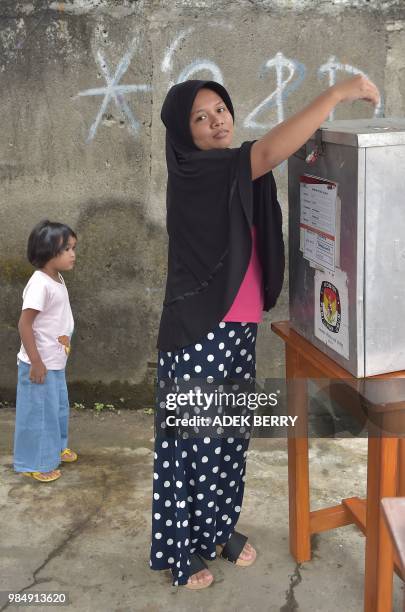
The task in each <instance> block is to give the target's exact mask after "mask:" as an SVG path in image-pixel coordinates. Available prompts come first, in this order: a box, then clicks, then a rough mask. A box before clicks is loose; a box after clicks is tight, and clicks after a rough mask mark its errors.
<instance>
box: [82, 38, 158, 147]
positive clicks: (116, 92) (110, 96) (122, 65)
mask: <svg viewBox="0 0 405 612" xmlns="http://www.w3.org/2000/svg"><path fill="white" fill-rule="evenodd" d="M136 48H137V40H136V38H134V39H133V40H132V42H131V45H130V47H129V49H128V51H127V52H126V53H125V54H124V56H123V57H122V58H121V60H120V62H119V63H118V66H117V69H116V71H115V73H114V75H113V76H112V75H111V72H110V69H109V67H108V64H107V62H106V60H105V58H104V57H103V55H102V53H101V51H97V54H96V61H97V64H98V65H99V67H100V70H101V72H102V73H103V76H104V80H105V82H106V87H97V88H94V89H86V90H84V91H79V93H78V94H77V95H76V96H75V97H76V98H79V97H82V96H104V98H103V101H102V103H101V106H100V109H99V111H98V113H97V116H96V118H95V120H94V122H93V123H92V125H91V127H90V130H89V133H88V136H87V139H86V142H87V143H89V142H91V141H92V140H93V138H94V136H95V135H96V132H97V128H98V126H99V125H100V121H101V120H102V118H103V115H104V113H105V112H106V110H107V108H108V106H109V104H110V102H111V101H114V103H115V105H116V107H117V108H118V110H119V111H120V112H121V113H122V115H123V116H125V117H126V118H127V119H128V126H129V129H130V130H131V132H132V133H133V134H134V135H136V134H137V133H138V130H139V121H138V120H137V119H136V118H135V117H134V115H133V113H132V110H131V109H130V107H129V105H128V102H127V100H126V97H125V94H129V93H134V92H138V91H149V90H150V89H151V87H150V85H120V84H119V83H120V81H121V79H122V77H123V76H124V74H125V73H126V71H127V70H128V67H129V64H130V63H131V60H132V57H133V55H134V53H135V51H136Z"/></svg>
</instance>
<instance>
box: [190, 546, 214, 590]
mask: <svg viewBox="0 0 405 612" xmlns="http://www.w3.org/2000/svg"><path fill="white" fill-rule="evenodd" d="M203 569H208V567H207V565H206V564H205V563H204V560H203V559H202V558H201V557H200V555H197V554H194V555H191V556H190V577H191V576H193V575H194V574H197V572H201V570H203ZM213 582H214V576H211V578H210V579H207V580H206V581H204V582H187V584H185V585H184V586H185V587H186V588H187V589H192V590H199V589H206V588H207V587H209V586H210V585H211V584H212V583H213Z"/></svg>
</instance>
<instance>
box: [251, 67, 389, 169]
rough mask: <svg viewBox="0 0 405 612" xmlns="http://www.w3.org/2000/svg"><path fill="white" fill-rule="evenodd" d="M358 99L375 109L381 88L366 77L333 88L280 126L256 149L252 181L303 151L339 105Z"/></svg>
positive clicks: (349, 80) (259, 141) (253, 159)
mask: <svg viewBox="0 0 405 612" xmlns="http://www.w3.org/2000/svg"><path fill="white" fill-rule="evenodd" d="M358 99H363V100H367V101H369V102H373V103H374V104H375V105H377V104H378V102H379V99H380V96H379V93H378V89H377V87H376V86H375V85H374V83H372V82H371V81H369V80H368V79H367V78H366V77H364V76H362V75H356V76H355V77H351V78H350V79H346V80H345V81H341V82H340V83H337V84H336V85H333V87H330V88H329V89H327V90H326V91H324V92H323V93H322V94H321V95H319V96H318V97H317V98H315V100H313V102H311V103H310V104H308V106H306V107H305V108H304V109H303V110H302V111H299V112H298V113H296V114H295V115H293V116H292V117H290V119H287V120H286V121H283V122H282V123H280V124H279V125H276V127H274V128H273V129H272V130H271V131H270V132H268V133H267V134H265V135H264V136H263V137H262V138H260V140H257V141H256V142H255V143H254V144H253V145H252V148H251V156H250V159H251V165H252V179H253V180H254V179H256V178H258V177H259V176H262V175H263V174H266V172H269V171H270V170H272V169H273V168H275V167H276V166H278V164H280V163H281V162H282V161H284V160H285V159H287V158H288V157H290V155H292V154H293V153H295V151H297V150H298V149H299V148H300V147H302V145H303V144H305V143H306V142H307V140H308V139H309V138H310V137H311V136H312V135H313V134H314V132H316V130H317V129H318V128H319V127H320V125H321V124H322V123H323V122H324V121H326V119H327V118H328V115H329V114H330V112H331V111H332V110H333V108H334V107H335V106H336V105H337V104H338V103H339V102H348V101H353V100H358Z"/></svg>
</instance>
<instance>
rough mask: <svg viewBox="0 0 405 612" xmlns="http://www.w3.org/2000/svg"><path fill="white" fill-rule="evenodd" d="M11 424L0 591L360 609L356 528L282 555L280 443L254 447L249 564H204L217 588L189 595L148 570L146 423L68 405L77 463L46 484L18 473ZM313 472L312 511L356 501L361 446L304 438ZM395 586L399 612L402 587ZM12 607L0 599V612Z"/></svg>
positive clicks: (193, 604) (288, 611) (149, 446)
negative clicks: (298, 558) (297, 557)
mask: <svg viewBox="0 0 405 612" xmlns="http://www.w3.org/2000/svg"><path fill="white" fill-rule="evenodd" d="M13 428H14V410H13V409H12V408H1V409H0V473H1V477H0V513H1V514H0V516H1V521H0V591H3V592H4V591H13V592H20V593H22V592H26V591H53V592H55V591H59V592H60V591H64V592H67V593H68V596H69V605H67V606H65V607H64V608H65V609H68V610H70V611H72V612H76V611H77V612H96V611H97V612H112V611H114V612H158V611H159V612H160V611H162V612H163V611H165V612H167V611H169V612H170V611H172V610H173V611H175V610H176V612H177V611H180V612H183V611H184V612H186V611H187V612H189V610H190V609H191V608H192V609H193V610H195V611H196V612H197V611H199V610H205V609H210V611H211V612H220V611H222V610H232V611H238V612H245V611H246V612H247V611H248V610H249V611H250V610H251V609H252V608H257V609H260V610H263V611H268V612H295V611H297V610H298V611H300V612H301V611H303V612H337V611H338V610H339V611H340V610H342V609H344V610H345V611H346V612H361V610H362V608H363V607H362V597H363V570H364V537H363V536H362V535H361V534H360V532H359V531H358V530H357V529H356V528H355V527H354V526H348V527H345V528H341V529H338V530H333V531H328V532H324V533H321V534H319V535H316V536H314V537H313V538H312V550H313V558H312V561H311V562H308V563H303V564H297V563H295V561H294V560H293V559H292V557H291V556H290V554H289V551H288V491H287V453H286V442H285V440H283V439H281V440H276V439H271V440H270V439H257V438H256V439H253V440H252V441H251V444H250V450H249V454H248V463H247V479H246V489H245V498H244V505H243V508H242V513H241V518H240V520H239V522H238V530H240V531H242V532H243V533H246V534H247V535H248V536H249V539H250V541H251V543H252V544H253V545H254V546H255V547H256V549H257V551H258V559H257V562H256V563H255V565H254V566H252V567H249V568H236V567H235V566H233V565H231V564H229V563H226V562H224V561H222V560H221V559H217V560H215V561H212V562H208V565H209V568H210V570H211V571H212V572H213V574H214V576H215V583H214V584H213V586H212V587H210V588H209V589H207V590H205V591H200V592H193V591H188V590H186V589H184V588H183V589H182V588H181V587H180V588H176V587H172V586H171V580H170V574H169V573H168V572H166V571H163V572H156V571H152V570H150V568H149V557H148V554H149V546H150V540H149V538H150V503H151V502H150V498H151V487H152V462H153V417H152V416H150V415H147V414H145V413H143V411H139V412H135V411H121V414H120V415H118V414H115V413H106V414H104V413H102V414H101V415H96V414H94V413H93V412H92V411H76V410H72V413H71V420H70V440H69V445H70V447H71V448H73V449H74V450H76V451H77V452H78V453H79V460H78V462H76V463H73V464H62V467H61V469H62V472H63V475H62V478H60V479H59V480H58V481H55V482H53V483H38V482H35V481H33V480H29V479H28V478H26V477H24V476H21V475H18V474H16V473H14V471H13V469H12V441H13ZM310 470H311V472H310V474H311V496H312V497H311V508H312V509H316V508H319V507H322V506H325V505H331V504H334V503H338V502H339V501H340V500H341V498H343V497H350V496H352V495H360V496H363V495H364V493H365V485H366V440H361V439H358V440H352V439H345V440H344V439H342V440H326V439H324V440H312V441H311V450H310ZM394 582H395V584H394V587H395V588H394V599H395V605H394V611H395V612H399V611H400V610H402V607H401V606H402V597H403V590H402V585H401V583H400V581H399V580H398V579H397V578H396V577H395V580H394ZM17 609H23V607H22V606H9V605H7V603H5V602H4V597H3V600H2V601H1V602H0V612H2V611H3V610H17ZM24 609H26V606H25V607H24ZM35 609H36V610H41V609H43V610H45V611H48V610H52V609H57V607H56V606H50V605H47V606H36V607H35Z"/></svg>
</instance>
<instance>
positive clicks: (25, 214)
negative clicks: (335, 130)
mask: <svg viewBox="0 0 405 612" xmlns="http://www.w3.org/2000/svg"><path fill="white" fill-rule="evenodd" d="M353 71H354V72H356V71H362V72H364V73H365V74H366V75H367V76H369V77H370V78H371V79H372V80H374V81H375V83H376V84H377V85H378V87H379V88H380V92H381V94H382V97H383V103H382V106H381V108H380V109H379V111H378V112H379V114H380V115H383V116H398V115H403V114H404V110H405V5H404V2H403V0H395V1H394V0H392V1H385V2H380V1H378V0H370V1H367V0H357V1H354V0H351V1H349V0H346V1H345V0H334V1H330V2H325V1H321V0H273V1H272V0H262V1H260V0H250V1H247V0H246V1H243V0H241V1H235V2H224V1H222V2H221V1H215V2H214V1H213V0H183V1H180V0H177V1H176V2H174V1H162V2H157V1H155V2H154V1H152V0H151V1H149V2H148V1H146V0H145V1H142V0H139V1H138V2H136V1H122V2H117V1H114V0H70V1H69V2H65V3H64V2H50V3H49V8H47V3H46V2H39V1H33V2H31V3H28V2H26V3H25V2H17V3H16V2H15V1H9V0H1V4H0V109H1V113H0V134H1V140H0V228H1V230H0V231H1V241H0V292H1V293H0V295H1V301H0V387H1V388H2V389H3V397H5V396H7V394H8V395H10V394H11V396H12V394H13V392H14V385H15V370H16V367H15V363H16V358H15V356H16V352H17V350H18V346H19V340H18V332H17V328H16V325H17V320H18V316H19V311H20V308H21V293H22V290H23V287H24V285H25V283H26V281H27V279H28V277H29V276H30V274H31V273H32V269H31V267H30V265H29V264H28V263H27V262H26V259H25V247H26V240H27V237H28V234H29V232H30V230H31V228H32V226H33V225H34V224H35V223H36V222H37V221H39V220H40V219H41V218H43V217H49V218H51V219H53V220H60V221H64V222H66V223H69V224H70V225H72V226H73V228H74V229H75V230H76V231H77V233H78V235H79V245H78V253H77V254H78V262H77V267H76V269H75V271H74V272H72V273H68V274H66V276H65V278H66V281H67V284H68V287H69V292H70V297H71V302H72V307H73V311H74V316H75V322H76V331H75V335H74V344H73V352H72V355H71V358H70V362H69V366H68V377H69V380H70V381H71V394H72V397H73V398H74V399H79V398H82V397H85V396H86V397H87V398H90V399H93V398H94V399H96V398H99V399H104V400H107V399H114V398H117V397H125V398H126V399H128V400H130V401H128V405H131V406H134V407H139V406H140V405H141V404H143V403H145V401H147V400H146V398H149V399H150V398H151V395H150V389H151V388H150V383H151V381H152V378H153V374H154V368H153V362H155V361H156V351H155V342H156V334H157V326H158V322H159V314H160V308H161V302H162V298H163V289H164V279H165V264H166V245H167V242H166V232H165V225H164V223H165V179H166V175H165V161H164V130H163V126H162V124H161V122H160V118H159V113H160V107H161V103H162V101H163V98H164V96H165V94H166V92H167V90H168V88H169V86H170V85H171V84H172V83H174V82H177V81H178V80H183V79H184V78H193V77H194V78H206V77H209V78H214V79H216V80H220V81H223V83H224V84H225V86H226V87H227V88H228V89H229V91H230V93H231V96H232V98H233V102H234V106H235V109H236V120H237V130H236V138H235V146H236V145H238V144H239V143H240V142H242V141H244V140H253V139H255V138H259V137H260V136H261V135H262V134H264V133H265V132H266V131H267V130H268V129H270V128H271V127H272V126H274V125H276V124H277V123H279V122H280V121H282V120H283V119H285V118H287V117H289V116H290V115H291V114H293V113H295V112H296V111H298V110H299V109H300V108H302V107H303V105H305V104H307V103H308V102H309V101H310V100H311V99H312V98H313V97H314V96H316V95H317V94H318V93H320V92H321V91H322V90H323V89H325V88H326V87H327V86H328V85H329V84H330V83H333V82H335V81H336V80H339V79H341V78H343V77H345V76H349V73H351V72H353ZM107 87H109V90H107ZM372 115H373V109H372V107H371V106H370V105H367V104H366V103H364V102H356V103H355V104H345V105H340V106H339V107H338V108H337V109H336V111H335V114H334V118H336V119H340V118H357V117H370V116H372ZM275 178H276V181H277V184H278V188H279V199H280V202H281V203H282V206H283V210H284V216H285V231H287V219H286V210H287V191H286V164H282V165H281V166H279V167H278V168H277V169H276V170H275ZM287 281H288V279H287V280H286V283H285V288H284V292H283V295H282V297H281V299H280V300H279V303H278V305H277V307H276V308H275V309H274V310H273V311H272V312H271V313H267V314H266V315H265V320H264V323H263V324H262V325H261V328H260V334H259V338H258V347H257V348H258V376H259V377H264V376H275V375H282V373H283V361H284V360H283V346H282V344H281V342H280V341H279V340H278V339H276V337H275V336H274V335H273V334H272V333H271V331H270V321H271V320H279V319H285V318H287V317H288V298H287V296H288V282H287Z"/></svg>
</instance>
